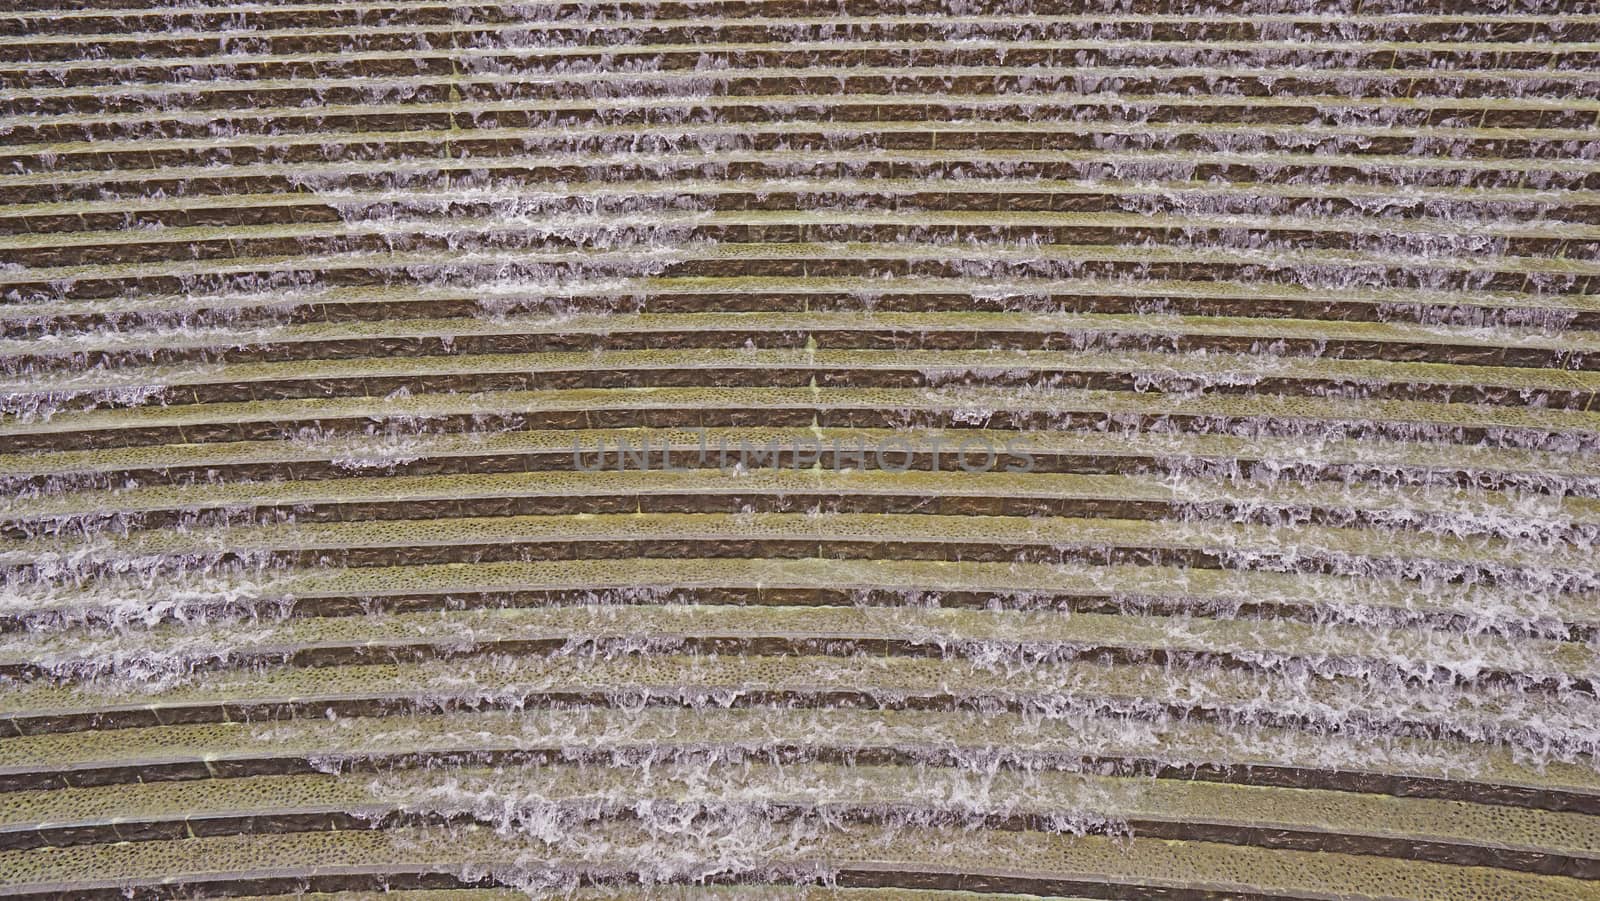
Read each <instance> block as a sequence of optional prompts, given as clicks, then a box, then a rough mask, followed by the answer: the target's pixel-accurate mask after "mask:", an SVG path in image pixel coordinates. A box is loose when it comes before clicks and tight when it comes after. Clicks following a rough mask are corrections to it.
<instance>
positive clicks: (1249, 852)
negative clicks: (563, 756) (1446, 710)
mask: <svg viewBox="0 0 1600 901" xmlns="http://www.w3.org/2000/svg"><path fill="white" fill-rule="evenodd" d="M592 840H593V843H592V844H591V845H590V846H589V848H590V849H592V850H589V852H588V853H586V854H583V855H581V856H580V855H579V854H577V853H574V852H571V851H568V852H566V853H564V854H563V853H559V852H558V853H556V854H551V853H550V852H549V851H547V850H545V849H544V848H543V846H541V845H540V844H538V843H537V841H536V840H534V839H523V840H521V841H520V842H518V841H514V840H507V839H504V838H502V837H501V836H499V835H497V834H496V833H495V832H494V831H493V830H490V829H476V830H473V829H465V830H457V829H452V830H449V831H448V832H446V831H442V830H430V829H406V830H393V831H345V832H338V833H296V834H290V835H262V836H242V837H234V836H227V837H212V838H195V839H185V840H181V841H156V842H132V843H124V844H114V845H91V846H83V847H74V848H61V849H55V848H44V849H36V850H33V851H22V852H7V853H0V869H4V870H5V871H7V872H9V873H12V874H14V875H15V876H16V877H17V878H16V880H15V882H13V883H11V884H10V885H9V886H8V888H10V889H11V890H12V891H20V890H22V889H26V888H33V889H36V890H37V889H55V890H60V889H61V888H65V887H72V888H77V889H79V890H87V889H90V888H120V887H124V886H128V885H130V884H133V885H140V884H151V883H167V882H168V881H169V880H170V879H171V878H172V875H173V874H174V873H180V872H181V873H195V874H205V876H204V877H200V878H203V879H207V880H211V879H219V878H220V879H228V878H230V877H231V878H235V879H238V878H245V879H248V878H249V877H252V876H254V877H261V876H268V875H286V874H287V875H293V874H304V873H314V872H345V873H350V872H356V873H362V872H366V873H373V874H386V873H387V874H396V875H399V874H404V873H414V872H419V871H420V872H438V871H444V872H452V873H453V872H460V871H463V870H471V871H477V872H482V871H484V870H485V869H487V868H489V867H496V868H505V867H507V866H513V867H514V866H515V864H516V863H517V862H518V861H519V860H525V859H527V858H528V856H529V855H537V856H536V857H535V859H536V860H538V861H539V862H540V863H541V864H542V865H551V864H555V865H558V866H562V865H564V867H568V868H572V869H583V868H586V867H588V866H593V865H594V864H595V862H596V861H597V860H598V861H606V860H607V859H608V858H607V857H606V856H605V855H604V851H602V850H600V849H615V851H614V853H617V854H619V855H621V856H622V859H624V860H632V859H635V857H634V856H635V855H636V854H646V855H647V854H649V853H651V852H652V851H653V850H655V851H660V852H662V853H664V852H665V850H666V849H665V848H658V847H657V846H658V841H656V840H653V839H652V837H651V836H649V835H648V834H647V833H645V832H644V831H643V830H642V829H641V828H640V827H637V826H633V825H632V824H626V823H619V824H615V825H610V824H607V825H606V826H604V827H600V828H597V829H596V830H594V834H593V835H592ZM773 850H774V851H776V852H777V853H775V854H774V855H773V858H774V859H776V860H777V861H784V860H785V859H786V858H787V859H789V860H791V861H792V862H793V863H795V864H806V863H810V862H812V861H814V860H817V859H825V860H827V861H829V863H830V864H831V865H833V866H837V867H841V868H846V869H856V868H861V869H866V870H869V871H870V870H878V871H891V872H904V871H907V870H909V871H911V872H930V871H931V872H935V873H957V872H959V873H966V874H994V875H1017V876H1022V877H1024V878H1026V877H1033V878H1037V879H1041V880H1043V879H1051V878H1055V879H1067V880H1077V881H1082V882H1092V883H1102V884H1103V883H1111V884H1118V885H1124V886H1134V885H1137V886H1161V887H1168V888H1179V889H1181V888H1203V889H1212V890H1217V891H1232V892H1248V891H1252V890H1255V891H1261V892H1266V893H1272V894H1278V895H1283V896H1291V897H1304V898H1313V897H1319V896H1320V897H1326V896H1327V895H1328V894H1329V893H1331V892H1333V891H1338V892H1340V893H1341V894H1344V895H1345V896H1346V897H1349V898H1352V899H1378V898H1383V899H1391V898H1415V899H1430V901H1456V899H1462V901H1466V899H1477V898H1483V897H1486V896H1487V897H1493V898H1497V899H1504V901H1583V899H1591V898H1600V885H1597V884H1596V883H1593V882H1585V881H1581V880H1576V879H1571V878H1567V877H1558V876H1534V875H1530V874H1522V873H1512V872H1508V871H1503V870H1494V869H1487V868H1465V867H1456V866H1451V865H1445V864H1433V863H1425V862H1402V861H1396V860H1390V859H1386V858H1376V857H1367V856H1361V855H1349V854H1340V853H1327V852H1305V851H1283V850H1265V849H1256V848H1247V847H1237V846H1230V845H1218V844H1213V843H1207V842H1181V841H1164V840H1157V839H1140V838H1134V839H1111V838H1106V837H1102V836H1084V837H1077V836H1072V835H1058V834H1050V833H1038V832H998V831H978V832H973V833H969V834H967V835H966V836H964V840H963V842H962V843H961V844H960V845H957V846H953V847H952V846H951V844H950V843H949V841H948V837H947V836H945V835H944V834H943V833H942V832H941V831H939V830H936V829H923V828H896V829H884V828H883V827H873V826H845V827H842V828H839V829H837V830H833V831H830V832H828V833H826V834H824V835H823V836H822V837H821V838H820V839H819V840H817V841H816V842H815V843H814V844H813V845H810V846H809V847H808V850H809V851H810V852H811V853H809V854H805V855H803V856H801V857H799V858H798V859H795V858H793V857H792V856H787V855H785V854H784V853H783V852H782V850H781V849H778V848H774V849H773ZM930 861H938V863H937V864H933V863H929V862H930ZM997 861H1004V862H1005V863H1004V864H1003V865H999V866H997V864H996V862H997ZM106 873H117V874H120V875H119V876H118V877H116V878H106V877H105V876H103V875H102V874H106Z"/></svg>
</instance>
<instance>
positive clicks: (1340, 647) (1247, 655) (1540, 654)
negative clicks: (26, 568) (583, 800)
mask: <svg viewBox="0 0 1600 901" xmlns="http://www.w3.org/2000/svg"><path fill="white" fill-rule="evenodd" d="M700 638H719V639H720V638H726V639H730V640H736V641H737V640H745V639H760V638H778V639H792V640H806V641H809V640H813V639H816V640H819V641H841V642H845V641H851V642H864V643H868V642H894V641H903V642H907V643H909V644H911V645H916V646H920V647H922V648H925V649H928V650H935V649H942V650H944V651H946V652H948V653H949V655H950V656H953V657H959V656H961V655H962V654H963V649H964V648H966V649H970V651H969V653H971V654H972V655H974V656H980V657H981V656H983V655H984V654H987V653H999V654H1006V653H1010V654H1013V655H1026V654H1037V655H1044V656H1048V655H1050V654H1052V653H1068V652H1071V651H1072V650H1073V649H1079V650H1091V649H1094V650H1098V649H1113V650H1131V651H1136V652H1158V651H1161V650H1163V649H1168V650H1171V651H1174V652H1177V653H1190V654H1197V655H1201V654H1209V655H1219V656H1229V657H1233V658H1237V659H1240V660H1243V661H1254V660H1262V661H1272V660H1277V659H1291V658H1302V659H1306V660H1313V661H1317V660H1323V659H1336V660H1341V661H1359V662H1360V663H1362V664H1363V665H1366V666H1369V667H1373V668H1377V669H1382V668H1385V667H1393V668H1395V669H1397V670H1399V671H1401V672H1406V673H1430V672H1438V671H1444V672H1449V673H1452V674H1455V675H1457V676H1459V677H1462V678H1467V679H1471V678H1475V677H1477V676H1478V675H1480V670H1481V669H1492V670H1494V671H1495V672H1499V673H1515V674H1521V675H1526V676H1530V677H1534V678H1538V679H1553V680H1556V681H1560V680H1562V679H1586V678H1589V677H1592V676H1600V657H1597V653H1600V652H1596V651H1595V650H1594V649H1593V648H1590V647H1588V646H1587V645H1586V644H1585V643H1583V642H1564V641H1549V640H1538V639H1509V638H1504V637H1500V636H1493V635H1489V636H1476V635H1470V634H1465V633H1448V632H1431V631H1427V630H1409V629H1404V628H1396V627H1390V628H1385V629H1378V628H1366V627H1359V626H1350V625H1317V624H1311V623H1306V622H1296V621H1290V620H1271V619H1267V620H1257V619H1205V618H1193V617H1184V616H1128V615H1115V614H1099V613H1073V614H1070V615H1067V614H1063V613H1058V612H1028V611H1019V610H970V609H923V608H915V607H913V608H909V609H896V608H879V607H858V608H851V607H774V606H766V605H760V606H728V605H677V604H664V605H653V604H647V605H639V606H633V605H629V606H615V605H602V606H561V607H527V608H499V609H496V608H490V609H478V610H461V611H438V612H432V613H404V614H382V615H379V614H371V615H366V616H333V617H301V618H293V619H287V620H282V621H278V622H261V623H258V624H254V625H251V626H248V627H244V628H241V627H239V626H238V625H237V624H230V625H228V626H225V627H210V628H206V627H196V626H188V627H184V628H178V627H174V626H170V625H168V626H156V627H152V628H151V629H148V630H130V631H127V632H123V633H116V634H105V633H103V632H96V631H77V630H74V631H65V632H57V633H47V634H44V635H38V636H26V637H18V636H15V635H0V666H9V667H19V666H23V665H27V664H30V663H31V664H36V665H41V666H44V665H48V666H50V667H51V668H52V669H59V670H61V671H62V672H67V673H72V672H82V673H85V674H90V675H92V674H94V673H96V672H98V671H100V670H101V669H103V668H104V667H105V666H108V665H109V662H111V661H116V660H120V659H134V658H144V659H150V660H164V661H166V660H170V661H174V663H175V664H176V662H178V661H189V662H192V663H195V664H202V665H203V664H205V663H207V662H209V661H212V660H218V661H238V660H239V659H241V658H247V657H248V658H252V659H256V658H259V659H273V658H279V657H288V656H290V655H293V654H296V653H300V652H304V651H317V652H328V651H349V652H356V651H362V652H375V653H377V654H379V655H380V656H381V655H382V654H383V652H384V651H385V649H393V650H395V651H397V652H403V651H404V650H405V649H406V648H409V647H431V648H436V649H438V650H439V651H440V652H448V651H450V650H451V649H452V648H463V647H466V648H470V647H474V646H482V647H488V648H491V649H492V648H493V646H494V645H497V644H505V643H514V642H558V643H559V642H562V641H565V642H568V643H570V645H571V646H572V647H574V648H580V647H582V646H583V645H584V644H585V643H586V642H587V641H590V640H592V641H595V642H602V643H603V642H613V643H615V642H635V643H638V644H640V645H641V646H643V647H652V646H655V647H661V648H671V647H672V646H673V644H674V643H675V642H679V641H682V640H686V639H700Z"/></svg>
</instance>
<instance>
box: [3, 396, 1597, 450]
mask: <svg viewBox="0 0 1600 901" xmlns="http://www.w3.org/2000/svg"><path fill="white" fill-rule="evenodd" d="M707 409H711V410H715V409H739V410H742V411H747V412H754V411H762V412H768V411H794V410H801V411H805V410H813V411H816V412H817V413H826V412H834V413H839V412H845V411H851V410H897V411H904V412H906V413H908V414H915V413H946V414H959V415H963V416H969V415H970V416H973V417H975V418H976V419H977V420H984V419H987V418H989V417H990V416H993V415H994V414H995V413H996V412H1002V411H1003V412H1019V413H1034V412H1037V413H1042V414H1049V415H1066V414H1069V413H1103V414H1106V415H1113V416H1114V415H1126V416H1144V417H1163V416H1167V417H1170V416H1192V417H1219V418H1235V419H1244V420H1257V421H1259V420H1278V421H1283V422H1345V423H1350V424H1359V423H1362V422H1367V421H1370V420H1373V419H1378V420H1382V421H1385V422H1387V423H1391V424H1404V425H1407V426H1412V427H1415V428H1419V429H1429V428H1435V429H1451V428H1481V429H1513V430H1516V429H1521V430H1530V431H1540V432H1548V433H1552V434H1559V435H1567V436H1571V437H1572V438H1573V439H1575V440H1579V441H1588V440H1592V439H1591V436H1594V435H1597V434H1600V411H1595V412H1579V411H1569V410H1549V409H1539V408H1532V407H1527V408H1524V407H1505V406H1492V405H1483V404H1464V403H1432V402H1425V401H1405V400H1372V399H1364V400H1360V401H1352V400H1345V399H1329V398H1318V397H1286V396H1274V397H1235V396H1229V395H1211V396H1201V397H1195V398H1190V397H1184V396H1181V395H1161V394H1148V393H1140V392H1133V391H1096V390H1078V389H1052V390H1047V391H1046V390H1040V391H1031V392H1027V393H1025V394H1024V393H1019V392H1016V391H1006V390H998V389H975V388H927V389H921V388H916V389H912V388H875V389H857V388H595V389H570V390H562V389H552V390H547V391H501V392H482V393H477V394H470V395H462V394H417V395H412V396H409V397H394V398H364V397H335V398H311V399H297V400H286V401H253V402H241V403H216V404H189V405H185V406H178V407H133V408H127V409H120V410H95V411H87V412H79V413H60V414H57V415H56V416H53V417H51V418H50V419H48V420H43V419H40V420H32V421H22V420H19V419H16V418H13V419H11V420H10V421H7V422H4V423H0V436H18V435H63V434H69V433H73V432H86V431H95V430H118V429H137V428H157V427H160V428H183V427H185V426H203V425H216V424H229V423H233V424H237V423H253V422H265V423H290V422H325V421H328V420H338V419H371V420H383V419H406V418H408V417H409V418H417V419H426V418H428V417H437V416H467V415H517V414H522V413H533V412H538V413H560V412H572V413H595V412H598V411H660V410H689V411H699V410H707ZM963 411H965V412H963ZM1445 443H1448V442H1445Z"/></svg>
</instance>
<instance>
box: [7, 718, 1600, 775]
mask: <svg viewBox="0 0 1600 901" xmlns="http://www.w3.org/2000/svg"><path fill="white" fill-rule="evenodd" d="M783 747H794V748H801V749H812V750H813V751H819V750H823V749H828V748H835V749H846V750H848V749H853V750H855V751H856V752H866V751H868V750H870V749H875V748H884V749H893V750H899V751H904V752H906V753H908V754H910V755H912V757H913V758H915V759H926V760H946V759H966V760H969V761H971V762H972V763H973V764H974V765H979V766H984V767H987V766H988V765H989V761H991V760H993V759H994V756H993V755H994V753H995V752H997V751H1004V752H1006V756H1004V757H1002V758H1000V759H1001V760H1006V761H1013V762H1015V763H1017V764H1021V765H1032V766H1035V767H1037V766H1038V765H1043V764H1047V763H1049V762H1051V761H1056V762H1060V761H1068V762H1070V761H1071V760H1073V759H1078V760H1083V759H1091V760H1093V759H1111V758H1124V759H1130V760H1147V759H1154V760H1158V761H1161V762H1164V763H1171V764H1174V765H1177V766H1180V767H1188V766H1199V765H1204V764H1217V765H1221V766H1225V767H1232V768H1247V767H1291V768H1303V769H1310V770H1322V771H1328V772H1344V773H1354V774H1369V775H1383V774H1390V775H1397V776H1402V777H1410V778H1421V779H1452V780H1460V781H1464V782H1467V783H1469V784H1483V785H1507V786H1520V787H1524V788H1531V789H1535V790H1541V791H1559V792H1567V793H1571V794H1574V795H1581V796H1585V797H1591V796H1600V775H1597V772H1596V769H1595V768H1594V766H1593V764H1592V761H1591V760H1590V759H1589V758H1588V757H1587V756H1583V755H1579V756H1578V757H1576V758H1574V759H1573V760H1571V761H1562V760H1559V759H1556V760H1551V761H1548V762H1536V761H1530V760H1528V759H1527V758H1526V757H1525V755H1522V754H1520V753H1518V752H1516V751H1514V750H1513V749H1511V748H1508V747H1505V746H1500V745H1491V744H1485V743H1465V742H1460V741H1451V740H1440V739H1424V738H1409V737H1400V736H1392V735H1391V736H1385V737H1384V738H1383V739H1382V740H1381V741H1374V740H1372V738H1371V737H1370V736H1351V735H1346V734H1340V733H1337V732H1331V733H1327V734H1323V735H1312V734H1310V733H1307V732H1305V731H1302V730H1299V729H1287V728H1275V727H1270V726H1251V727H1242V728H1241V727H1229V728H1221V727H1219V726H1216V725H1214V724H1209V723H1205V722H1202V721H1199V720H1193V719H1188V720H1184V719H1169V720H1165V721H1162V722H1159V723H1145V722H1140V721H1132V720H1129V719H1127V718H1123V717H1116V716H1111V715H1101V714H1087V713H1086V714H1081V715H1073V716H1064V717H1059V718H1057V717H1043V718H1041V717H1036V716H1032V715H1024V714H1013V713H1004V712H1000V713H994V712H984V713H977V712H963V711H955V712H940V711H895V710H872V711H867V710H858V709H792V708H768V707H753V708H735V709H722V708H719V707H707V708H703V709H680V708H671V707H662V708H648V707H647V708H645V709H643V710H619V709H615V708H595V707H588V708H568V709H558V710H546V709H533V710H522V711H496V710H480V711H476V712H456V713H450V714H429V713H422V714H418V715H414V716H407V717H394V718H389V717H341V718H337V719H336V720H330V719H327V718H322V717H311V718H300V719H295V720H289V721H278V722H257V723H244V722H238V721H236V720H234V721H229V722H218V723H197V724H183V725H166V726H149V727H132V728H126V729H108V730H95V731H84V732H53V733H44V734H38V735H26V736H18V737H9V738H4V739H0V777H4V778H16V777H28V776H33V775H52V774H60V775H62V776H63V777H64V778H65V779H67V780H68V781H69V782H72V781H73V780H78V779H80V778H81V779H84V780H88V778H89V775H90V774H92V773H95V772H98V771H105V770H108V769H109V770H115V771H116V773H121V774H125V775H123V776H121V777H120V778H118V779H116V781H118V782H131V781H144V780H142V779H139V778H137V774H138V773H140V772H142V771H147V770H149V769H152V768H156V767H164V766H183V765H194V766H193V767H192V768H191V769H189V770H186V772H190V773H193V774H192V775H189V776H187V777H184V778H191V779H192V778H197V777H198V778H205V777H206V775H207V774H210V775H218V774H222V773H225V772H235V771H238V770H239V769H240V768H241V767H244V768H248V767H249V766H250V765H251V764H250V762H251V761H263V762H271V761H280V762H293V761H297V760H298V761H302V762H305V761H310V762H314V763H315V764H316V765H317V767H318V768H319V769H323V770H324V771H326V770H328V769H336V768H340V767H342V766H345V765H346V764H349V763H352V762H357V761H362V760H371V759H374V758H397V757H405V756H408V755H409V756H419V755H420V756H421V757H423V758H427V757H430V756H432V757H452V756H454V757H462V756H465V757H468V758H470V756H471V755H473V754H491V753H495V752H532V751H540V750H554V751H559V752H562V753H563V754H565V755H567V756H569V757H571V756H581V755H584V754H588V753H600V754H604V755H608V756H609V755H615V756H614V758H613V759H615V760H617V761H619V762H620V761H623V760H628V759H630V758H631V759H634V760H639V759H644V760H649V759H652V757H651V755H650V754H645V755H644V756H643V757H642V758H641V756H640V755H641V752H654V754H655V756H654V759H657V760H660V761H661V762H666V761H668V760H670V759H672V758H674V757H678V756H682V755H687V754H693V753H694V752H697V751H699V752H704V751H707V750H716V749H727V751H729V752H732V751H733V750H734V749H744V751H746V752H748V753H751V754H760V753H763V752H765V751H770V750H771V749H775V748H783ZM951 755H955V757H954V758H952V757H951ZM734 759H738V758H737V757H735V758H734Z"/></svg>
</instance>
